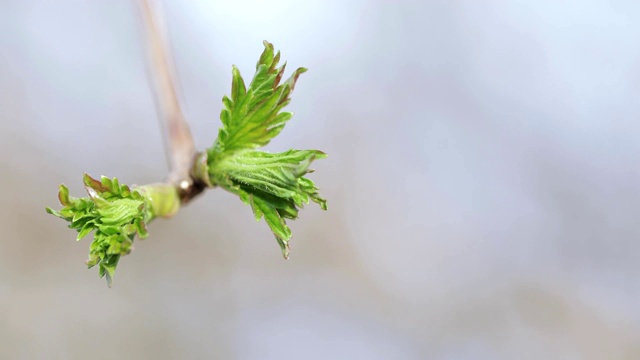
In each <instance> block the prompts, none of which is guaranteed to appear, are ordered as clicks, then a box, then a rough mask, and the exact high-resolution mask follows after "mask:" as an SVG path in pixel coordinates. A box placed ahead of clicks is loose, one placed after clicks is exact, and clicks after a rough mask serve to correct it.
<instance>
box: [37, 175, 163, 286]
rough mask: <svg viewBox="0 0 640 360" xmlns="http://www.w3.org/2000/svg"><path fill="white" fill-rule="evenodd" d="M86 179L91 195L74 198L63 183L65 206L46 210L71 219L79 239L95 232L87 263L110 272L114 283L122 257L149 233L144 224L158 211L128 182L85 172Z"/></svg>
mask: <svg viewBox="0 0 640 360" xmlns="http://www.w3.org/2000/svg"><path fill="white" fill-rule="evenodd" d="M83 180H84V184H85V188H86V190H87V193H88V194H89V196H88V197H86V198H74V197H71V196H69V189H67V187H65V186H64V185H60V191H59V193H58V198H59V199H60V203H61V204H62V205H63V208H62V209H61V210H60V211H55V210H52V209H51V208H47V209H46V210H47V212H48V213H50V214H52V215H55V216H57V217H59V218H61V219H64V220H66V221H68V222H69V227H70V228H72V229H75V230H77V231H78V237H77V239H78V240H80V239H82V238H83V237H85V236H86V235H88V234H89V233H90V232H92V231H94V234H93V242H92V243H91V246H90V249H89V259H88V260H87V266H88V267H89V268H91V267H93V266H95V265H99V266H100V267H99V271H98V274H99V275H100V277H103V276H105V275H106V276H107V284H108V285H109V286H111V282H112V279H113V276H114V274H115V271H116V266H117V264H118V261H119V260H120V256H122V255H126V254H128V253H129V252H130V251H131V247H132V245H133V239H134V238H135V236H136V235H138V236H139V237H140V238H144V237H146V236H147V233H146V229H145V228H144V224H145V223H147V222H149V221H151V220H152V219H153V217H154V214H153V212H152V211H151V206H150V204H149V201H148V198H147V197H144V196H142V195H141V193H140V192H138V191H137V190H133V191H132V190H131V189H129V187H128V186H126V185H122V186H121V185H120V184H119V182H118V179H116V178H113V179H109V178H107V177H102V179H101V180H100V181H99V180H97V179H94V178H92V177H90V176H89V175H86V174H85V176H84V179H83ZM142 229H144V231H143V230H142Z"/></svg>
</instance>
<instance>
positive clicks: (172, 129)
mask: <svg viewBox="0 0 640 360" xmlns="http://www.w3.org/2000/svg"><path fill="white" fill-rule="evenodd" d="M153 3H154V0H139V8H140V13H141V15H142V21H143V26H144V28H145V33H146V43H147V47H148V51H149V62H150V67H151V71H150V73H151V75H152V78H153V82H154V83H155V96H156V102H157V105H158V107H159V109H160V112H161V114H160V117H161V118H162V120H161V122H162V124H163V128H164V131H165V148H166V156H167V161H168V163H169V175H168V176H167V182H169V183H172V184H174V185H176V186H178V187H179V189H180V190H181V191H183V192H189V191H190V190H191V187H192V186H193V180H192V178H191V176H190V171H191V167H192V164H193V161H194V157H195V146H194V143H193V138H192V136H191V132H190V130H189V125H188V124H187V121H186V119H185V117H184V114H183V113H182V109H181V108H180V100H179V99H178V94H177V90H176V85H175V81H174V76H173V74H174V71H173V64H172V62H171V54H170V52H169V48H168V45H167V41H166V40H165V37H164V36H163V35H164V34H163V33H162V32H161V28H160V25H161V23H160V20H159V18H158V9H157V5H154V4H153Z"/></svg>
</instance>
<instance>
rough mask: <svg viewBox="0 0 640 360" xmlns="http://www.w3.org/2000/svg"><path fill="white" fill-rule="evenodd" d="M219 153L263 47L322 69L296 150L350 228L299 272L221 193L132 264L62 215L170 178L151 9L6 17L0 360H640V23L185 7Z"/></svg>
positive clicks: (309, 239) (181, 59)
mask: <svg viewBox="0 0 640 360" xmlns="http://www.w3.org/2000/svg"><path fill="white" fill-rule="evenodd" d="M163 9H164V15H165V21H166V28H167V31H168V34H169V37H170V41H171V46H172V49H173V51H174V56H175V63H176V69H177V73H178V75H179V80H180V87H181V97H182V99H183V100H184V110H185V113H186V115H187V118H188V119H189V121H190V124H191V127H192V131H193V133H194V136H195V138H196V142H197V146H198V147H199V148H200V149H203V148H205V147H207V146H209V145H210V144H211V142H212V141H213V139H214V138H215V136H216V134H217V128H218V126H219V120H218V115H219V112H220V109H221V101H220V100H221V98H222V96H223V94H226V93H228V92H229V90H230V82H231V80H230V73H231V71H230V69H231V65H232V64H236V65H237V66H239V68H240V69H241V71H242V72H243V74H244V75H245V76H246V77H250V76H251V75H252V74H253V69H254V64H255V62H256V60H257V58H258V56H259V54H260V52H261V51H262V43H261V42H262V40H264V39H267V40H269V41H271V42H273V43H274V44H275V46H276V48H277V49H280V50H282V53H283V59H285V60H287V61H288V62H289V66H290V70H291V69H293V68H295V67H297V66H306V67H308V68H309V69H310V71H309V72H308V73H306V74H304V75H303V76H302V77H301V79H300V82H299V83H298V86H297V87H296V91H295V93H294V95H293V102H292V104H291V106H290V108H291V110H292V111H294V112H295V113H296V116H295V117H294V119H293V120H292V121H291V122H290V123H289V124H288V125H287V127H286V129H285V131H283V132H282V134H281V135H280V136H279V137H278V138H277V139H276V140H275V141H273V142H272V143H271V144H270V145H269V146H268V147H267V149H268V150H271V151H283V150H287V149H289V148H314V149H316V148H317V149H321V150H323V151H326V152H327V153H328V154H329V158H328V159H326V160H322V161H318V162H317V163H315V168H316V169H317V172H316V173H314V174H313V175H312V176H311V177H312V178H313V180H314V181H316V182H317V184H318V185H319V186H320V187H321V189H322V193H323V195H325V197H327V198H328V199H329V211H328V212H323V211H321V210H320V209H319V208H318V207H316V206H311V205H310V206H308V207H307V208H306V209H305V210H304V211H302V212H301V218H300V219H299V220H297V221H293V222H291V223H290V224H291V227H292V230H293V234H294V238H293V240H292V243H291V244H292V253H291V259H290V260H289V261H284V260H283V259H282V257H281V255H280V249H279V248H278V245H277V244H276V242H275V240H274V239H273V237H272V235H271V234H270V232H269V230H268V227H267V226H266V225H265V224H264V222H260V223H256V222H254V221H253V220H252V219H253V217H252V214H251V210H250V208H249V207H248V206H245V205H243V204H242V203H241V202H240V201H239V200H238V199H237V198H236V197H235V196H233V195H231V194H228V193H225V192H223V191H222V190H215V191H210V192H207V193H206V194H204V196H201V197H200V198H198V199H197V200H196V201H194V202H193V203H191V204H190V205H189V206H187V207H186V208H185V209H184V210H183V211H181V212H180V213H178V215H177V216H176V217H175V218H174V219H172V220H157V221H155V222H154V223H153V224H152V225H151V226H150V232H151V236H150V237H149V238H148V239H146V240H144V241H137V242H136V244H135V251H134V252H133V253H132V254H131V255H129V256H127V257H125V258H123V259H122V261H121V262H120V265H119V267H118V271H117V273H116V277H115V281H114V287H113V288H111V289H109V288H107V286H106V283H105V281H104V280H103V279H99V278H98V275H97V271H96V269H91V270H86V268H85V265H84V260H85V259H86V256H87V253H88V248H89V243H90V241H89V240H90V239H89V238H87V239H86V240H83V241H81V242H79V243H76V242H75V241H74V238H75V233H74V232H73V231H71V230H69V229H67V227H66V224H65V223H64V222H63V221H62V220H60V219H57V218H54V217H53V216H50V215H47V214H46V213H45V211H44V208H45V206H53V207H57V204H58V202H57V198H56V192H57V187H58V185H59V184H60V183H65V184H67V185H68V186H69V187H70V189H71V192H72V195H76V196H80V195H82V194H84V192H83V189H82V186H81V184H82V174H83V173H84V172H87V173H89V174H91V175H94V176H100V175H107V176H111V177H113V176H117V177H118V178H120V179H121V181H122V182H123V183H128V184H143V183H149V182H154V181H158V180H161V179H162V178H163V177H164V176H165V174H166V171H167V170H166V169H167V168H166V164H165V158H164V150H163V144H162V132H161V130H160V128H159V126H158V115H157V111H156V107H155V104H154V100H153V91H152V89H151V88H150V82H149V79H148V77H147V73H148V71H147V68H146V53H145V49H144V46H142V39H143V37H142V36H141V31H140V30H141V27H140V22H139V20H140V17H139V14H138V12H137V11H138V9H137V7H136V6H135V4H134V2H132V1H129V0H116V1H81V0H75V1H72V0H59V1H36V0H0V166H1V168H2V176H1V177H0V187H1V188H2V189H3V191H2V192H0V204H1V205H0V229H1V232H0V358H2V359H85V358H99V359H106V358H116V359H144V358H155V359H333V358H336V359H543V358H549V359H551V358H553V359H640V306H639V304H640V283H639V280H638V279H639V278H640V261H639V259H640V241H639V239H638V238H639V236H640V225H639V223H638V219H640V166H639V165H640V121H639V119H640V100H639V99H640V87H639V85H638V84H639V81H640V25H639V24H640V22H639V21H638V20H639V17H640V2H637V1H630V0H629V1H624V0H620V1H604V0H602V1H597V0H588V1H587V0H585V1H536V2H533V1H529V2H524V1H472V0H467V1H463V0H460V1H445V0H442V1H424V0H423V1H408V0H406V1H393V2H392V1H364V0H353V1H337V0H322V1H320V0H318V1H316V0H311V1H306V2H297V1H289V0H276V1H269V2H261V1H212V0H208V1H205V0H201V1H190V2H182V1H165V2H164V6H163Z"/></svg>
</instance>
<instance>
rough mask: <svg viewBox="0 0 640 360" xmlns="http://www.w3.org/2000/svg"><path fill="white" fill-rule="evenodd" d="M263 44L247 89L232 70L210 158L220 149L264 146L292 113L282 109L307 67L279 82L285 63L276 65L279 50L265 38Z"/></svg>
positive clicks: (228, 149)
mask: <svg viewBox="0 0 640 360" xmlns="http://www.w3.org/2000/svg"><path fill="white" fill-rule="evenodd" d="M264 46H265V49H264V51H263V52H262V55H261V56H260V60H259V61H258V63H257V64H256V73H255V75H254V76H253V80H252V81H251V83H250V85H249V88H248V89H247V88H246V86H245V83H244V80H243V79H242V76H241V75H240V71H239V70H238V68H236V67H235V66H234V67H233V69H232V85H231V97H227V96H225V97H224V98H223V99H222V102H223V104H224V109H222V111H221V113H220V120H221V121H222V128H220V130H219V131H218V139H217V141H216V145H215V146H214V147H212V148H211V150H210V157H215V155H216V153H219V152H231V151H235V150H240V149H254V148H257V147H260V146H264V145H266V144H268V143H269V141H270V140H271V139H273V138H274V137H275V136H276V135H278V134H279V133H280V131H282V128H283V127H284V125H285V123H286V122H287V121H288V120H289V119H291V117H292V116H293V114H292V113H290V112H281V110H282V109H283V108H284V107H285V106H287V104H288V103H289V101H290V98H289V96H290V95H291V92H292V91H293V88H294V86H295V83H296V81H297V79H298V77H299V76H300V74H302V73H304V72H305V71H307V69H305V68H298V69H297V70H296V71H294V72H293V74H292V75H291V77H290V78H289V79H288V80H287V81H285V82H284V83H282V84H280V80H281V79H282V75H283V74H284V70H285V67H286V64H284V65H282V66H280V67H277V66H278V62H279V61H280V52H277V53H276V54H275V55H274V50H273V45H272V44H270V43H269V42H267V41H265V42H264Z"/></svg>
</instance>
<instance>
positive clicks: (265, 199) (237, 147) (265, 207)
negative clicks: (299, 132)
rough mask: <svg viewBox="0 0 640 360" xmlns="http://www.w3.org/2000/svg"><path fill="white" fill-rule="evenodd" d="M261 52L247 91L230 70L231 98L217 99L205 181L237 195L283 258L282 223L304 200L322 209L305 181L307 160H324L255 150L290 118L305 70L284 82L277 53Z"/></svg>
mask: <svg viewBox="0 0 640 360" xmlns="http://www.w3.org/2000/svg"><path fill="white" fill-rule="evenodd" d="M264 46H265V49H264V51H263V52H262V55H261V56H260V59H259V60H258V63H257V64H256V72H255V74H254V76H253V79H252V80H251V82H250V83H249V86H248V87H247V86H246V85H245V81H244V79H243V78H242V76H241V75H240V71H239V70H238V69H237V68H236V67H235V66H234V67H233V68H232V85H231V95H230V96H225V97H224V98H223V99H222V102H223V104H224V108H223V109H222V111H221V113H220V120H221V121H222V127H221V128H220V130H219V131H218V138H217V139H216V142H215V143H214V145H213V146H212V147H211V148H209V149H208V152H207V156H208V161H207V163H208V168H209V182H210V183H212V184H215V185H218V186H221V187H223V188H224V189H226V190H228V191H231V192H233V193H235V194H237V195H239V196H240V199H241V200H242V201H243V202H244V203H246V204H249V205H250V206H251V208H252V210H253V213H254V215H255V218H256V220H260V219H261V218H262V217H264V218H265V221H266V222H267V224H268V225H269V228H270V229H271V231H272V232H273V234H274V235H275V237H276V240H277V242H278V244H279V245H280V247H281V249H282V253H283V256H284V257H285V258H287V257H288V255H289V245H288V243H289V239H290V238H291V230H290V229H289V227H288V226H287V223H286V221H285V219H296V218H297V217H298V211H299V208H301V207H302V206H303V204H305V203H309V201H310V200H311V201H314V202H316V203H318V204H320V206H321V208H322V209H326V200H324V199H323V198H322V197H320V195H319V193H318V188H317V187H316V186H315V184H314V183H313V181H311V180H310V179H308V178H306V177H304V175H305V174H307V173H309V172H311V171H312V170H310V169H309V166H310V164H311V162H313V161H314V160H316V159H322V158H325V157H326V155H325V154H324V153H323V152H321V151H318V150H289V151H285V152H282V153H268V152H264V151H257V150H255V149H256V148H258V147H261V146H264V145H267V144H268V143H269V142H270V141H271V139H273V138H274V137H275V136H277V135H278V134H279V133H280V132H281V131H282V129H283V128H284V126H285V124H286V122H287V121H289V120H290V119H291V118H292V117H293V114H292V113H291V112H286V111H283V109H284V107H285V106H287V105H288V104H289V102H290V101H291V98H290V95H291V93H292V91H293V89H294V87H295V84H296V81H297V80H298V77H299V76H300V74H302V73H304V72H305V71H306V69H305V68H298V69H296V70H295V71H294V72H293V74H292V75H291V76H290V77H289V78H288V79H287V80H285V81H284V82H282V83H281V80H282V78H283V75H284V71H285V67H286V64H283V65H282V66H278V63H279V61H280V52H279V51H278V52H275V51H274V48H273V45H272V44H270V43H269V42H266V41H265V42H264Z"/></svg>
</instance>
